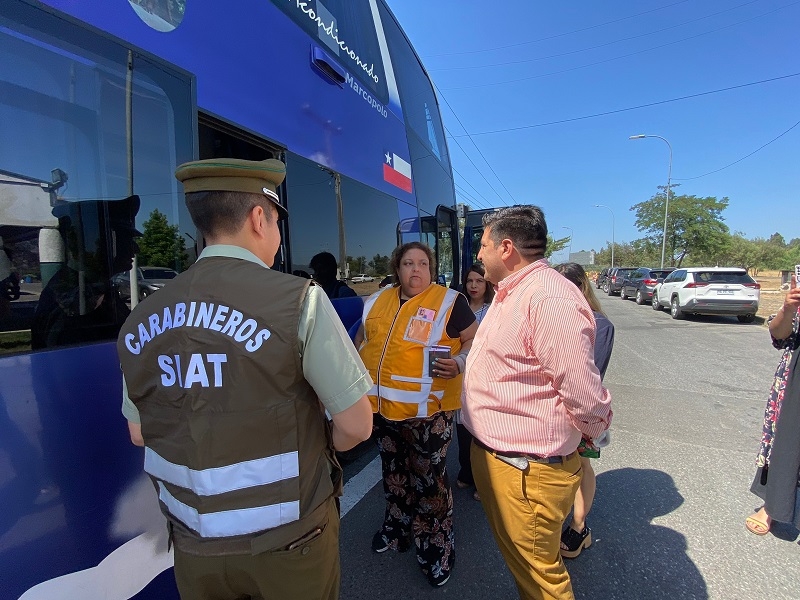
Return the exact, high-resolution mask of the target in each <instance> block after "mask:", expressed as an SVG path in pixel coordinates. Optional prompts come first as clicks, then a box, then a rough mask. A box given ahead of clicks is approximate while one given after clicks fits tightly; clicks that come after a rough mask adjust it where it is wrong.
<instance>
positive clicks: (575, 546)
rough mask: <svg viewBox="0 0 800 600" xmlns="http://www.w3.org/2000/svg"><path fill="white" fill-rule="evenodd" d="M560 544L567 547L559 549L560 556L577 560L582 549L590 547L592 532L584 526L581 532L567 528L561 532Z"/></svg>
mask: <svg viewBox="0 0 800 600" xmlns="http://www.w3.org/2000/svg"><path fill="white" fill-rule="evenodd" d="M561 542H562V543H563V544H564V545H565V546H566V547H567V548H566V549H564V548H561V556H563V557H564V558H577V557H578V555H579V554H580V553H581V551H582V550H583V549H584V548H588V547H589V546H591V545H592V530H591V529H589V528H588V527H586V526H584V527H583V531H581V532H577V531H575V530H574V529H573V528H572V527H567V528H566V529H565V530H564V531H562V532H561Z"/></svg>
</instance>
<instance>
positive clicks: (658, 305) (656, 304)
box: [650, 292, 661, 310]
mask: <svg viewBox="0 0 800 600" xmlns="http://www.w3.org/2000/svg"><path fill="white" fill-rule="evenodd" d="M650 304H651V305H652V306H653V310H661V303H660V302H659V301H658V294H656V293H655V292H653V300H652V302H650Z"/></svg>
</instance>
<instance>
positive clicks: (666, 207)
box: [628, 133, 672, 269]
mask: <svg viewBox="0 0 800 600" xmlns="http://www.w3.org/2000/svg"><path fill="white" fill-rule="evenodd" d="M644 138H658V139H660V140H663V142H664V143H665V144H666V145H667V147H668V148H669V171H667V201H666V202H665V203H664V233H663V234H662V236H661V268H662V269H663V268H664V252H665V251H666V249H667V215H668V214H669V184H670V181H671V180H672V145H671V144H670V143H669V141H668V140H667V138H663V137H661V136H660V135H651V134H645V133H640V134H639V135H632V136H630V137H629V138H628V139H629V140H642V139H644Z"/></svg>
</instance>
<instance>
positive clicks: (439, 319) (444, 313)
mask: <svg viewBox="0 0 800 600" xmlns="http://www.w3.org/2000/svg"><path fill="white" fill-rule="evenodd" d="M456 298H458V292H457V291H455V290H451V289H448V290H447V293H446V294H445V296H444V300H443V301H442V307H441V308H440V309H439V312H438V313H436V318H435V319H434V321H433V329H432V330H431V340H441V339H442V337H444V328H445V327H447V319H448V317H449V316H450V309H451V308H453V304H455V302H456ZM427 365H428V352H427V350H426V352H425V370H426V371H427ZM428 375H430V373H428Z"/></svg>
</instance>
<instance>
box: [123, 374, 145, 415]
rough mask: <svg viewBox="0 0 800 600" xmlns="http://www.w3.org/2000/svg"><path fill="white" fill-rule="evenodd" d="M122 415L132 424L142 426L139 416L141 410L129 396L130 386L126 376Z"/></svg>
mask: <svg viewBox="0 0 800 600" xmlns="http://www.w3.org/2000/svg"><path fill="white" fill-rule="evenodd" d="M122 414H123V415H124V417H125V418H126V419H128V421H130V422H131V423H136V424H141V422H142V418H141V417H140V416H139V409H138V408H136V405H135V404H134V403H133V401H132V400H131V399H130V397H129V396H128V384H127V383H126V382H125V376H124V375H123V376H122Z"/></svg>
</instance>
